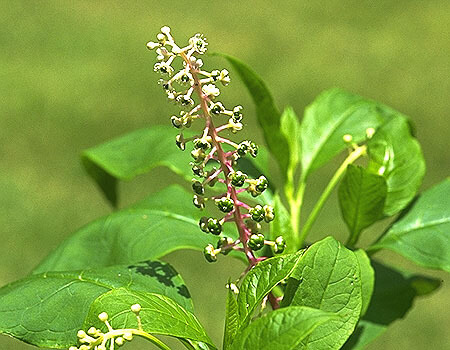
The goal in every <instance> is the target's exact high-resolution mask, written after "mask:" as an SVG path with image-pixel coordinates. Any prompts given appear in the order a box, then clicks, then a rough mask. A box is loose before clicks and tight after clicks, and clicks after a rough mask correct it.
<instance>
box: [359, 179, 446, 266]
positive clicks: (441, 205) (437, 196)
mask: <svg viewBox="0 0 450 350" xmlns="http://www.w3.org/2000/svg"><path fill="white" fill-rule="evenodd" d="M381 248H385V249H390V250H393V251H395V252H397V253H399V254H401V255H403V256H404V257H406V258H408V259H410V260H411V261H413V262H415V263H416V264H419V265H421V266H425V267H428V268H435V269H442V270H445V271H450V179H449V178H448V179H446V180H444V181H443V182H441V183H440V184H438V185H436V186H434V187H432V188H431V189H429V190H427V191H425V192H423V193H422V194H421V195H420V196H419V197H418V199H417V200H416V202H414V203H413V205H412V206H411V208H410V210H409V211H407V212H406V214H405V215H403V216H402V217H401V218H399V219H398V220H397V222H395V223H394V224H393V225H392V227H391V228H390V229H389V230H388V231H387V233H386V234H385V235H384V236H382V237H381V239H380V240H379V241H378V242H377V243H375V244H374V245H372V246H371V247H369V249H368V250H369V251H374V250H378V249H381Z"/></svg>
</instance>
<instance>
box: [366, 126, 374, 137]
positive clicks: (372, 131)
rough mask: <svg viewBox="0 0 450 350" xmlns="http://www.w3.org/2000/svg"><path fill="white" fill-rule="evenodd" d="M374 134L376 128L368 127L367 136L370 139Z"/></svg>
mask: <svg viewBox="0 0 450 350" xmlns="http://www.w3.org/2000/svg"><path fill="white" fill-rule="evenodd" d="M374 134H375V129H374V128H367V129H366V136H367V138H368V139H371V138H372V136H373V135H374Z"/></svg>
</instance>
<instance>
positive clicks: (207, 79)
mask: <svg viewBox="0 0 450 350" xmlns="http://www.w3.org/2000/svg"><path fill="white" fill-rule="evenodd" d="M156 38H157V41H156V42H152V41H151V42H149V43H147V48H148V49H150V50H156V54H157V60H158V62H157V63H156V64H155V65H154V67H153V69H154V71H155V72H158V73H160V74H161V75H162V76H163V78H162V79H160V80H159V83H160V85H161V86H162V88H163V90H164V91H165V92H166V94H167V98H168V99H169V100H170V101H173V102H175V103H177V104H179V105H180V106H181V108H182V110H181V112H180V114H179V115H174V116H172V117H171V122H172V125H173V126H174V127H175V128H177V129H179V130H180V133H179V134H178V135H177V136H176V139H175V142H176V144H177V146H178V147H179V148H180V149H181V150H182V151H184V150H185V149H186V145H187V144H188V143H192V150H191V156H192V158H193V161H192V162H191V163H190V165H191V166H192V172H193V174H194V176H195V178H194V179H193V180H192V190H193V191H194V193H195V195H194V199H193V204H194V205H195V206H196V207H198V208H199V209H203V208H204V207H205V203H206V202H208V201H209V202H211V201H212V202H214V204H215V205H216V206H217V208H218V209H219V210H220V211H221V212H223V213H224V216H223V217H222V218H213V217H202V219H201V220H200V222H199V226H200V229H201V230H202V231H204V232H205V233H211V234H213V235H217V236H220V239H219V242H218V244H217V246H216V247H214V246H213V245H211V244H210V245H208V246H206V247H205V249H204V255H205V258H206V259H207V261H210V262H214V261H216V260H217V254H219V253H222V254H227V253H228V252H230V251H231V250H239V251H243V252H244V253H245V255H246V256H247V258H248V261H249V263H250V266H254V265H255V264H256V263H257V262H258V261H260V260H261V259H263V258H256V257H255V255H254V251H255V250H259V249H261V248H262V247H263V246H264V245H269V246H272V247H273V250H274V252H275V253H282V252H283V250H284V247H285V243H284V240H283V238H282V237H281V236H280V237H278V238H277V239H276V240H275V241H267V240H265V239H264V235H263V234H262V233H260V232H259V231H260V229H261V225H260V224H259V222H261V221H265V222H270V221H272V220H273V219H274V211H273V208H272V207H271V206H269V205H264V206H261V205H256V206H254V207H252V206H250V205H248V204H246V203H245V202H243V201H241V200H240V199H239V194H241V193H243V192H248V193H249V194H250V195H251V196H253V197H257V196H259V195H260V194H261V193H263V192H264V191H265V190H266V189H267V187H268V182H267V179H266V178H265V177H264V176H263V175H261V176H260V177H259V178H257V179H252V178H250V177H249V176H248V175H247V174H245V173H243V172H242V171H239V170H237V169H235V168H236V161H237V160H238V159H239V158H241V157H244V156H246V155H250V156H252V157H256V156H257V155H258V147H257V146H256V144H254V143H253V142H251V141H249V140H245V141H242V142H240V143H235V142H234V141H232V140H230V139H228V138H226V137H224V136H222V135H223V133H224V132H225V131H227V130H228V131H231V132H232V133H236V132H238V131H240V130H241V129H242V127H243V126H242V119H243V114H242V109H243V108H242V106H240V105H237V106H233V107H232V108H229V109H228V108H227V107H225V105H224V104H223V103H222V102H220V101H217V98H218V96H219V95H220V89H219V87H218V86H219V85H221V86H227V85H228V84H229V83H230V76H229V72H228V71H227V70H226V69H221V70H218V69H215V70H212V71H206V70H204V69H202V66H203V61H202V59H201V58H199V56H201V55H203V54H204V53H205V52H206V50H207V46H208V43H207V41H206V38H205V37H204V36H203V35H202V34H195V35H194V36H193V37H191V38H190V39H189V42H188V45H186V46H184V47H180V46H178V45H177V44H176V43H175V40H174V38H173V36H172V33H171V30H170V28H169V27H166V26H165V27H162V28H161V32H160V33H159V34H158V35H157V36H156ZM177 59H181V62H182V65H179V67H180V69H177V68H175V64H177ZM178 64H179V63H178ZM213 117H214V118H215V119H214V120H213ZM224 118H225V120H227V121H226V122H225V123H223V122H221V120H223V119H224ZM216 119H217V120H218V123H220V124H221V125H219V126H218V127H216V126H215V123H216ZM196 120H201V121H202V125H203V132H201V133H200V134H199V135H196V136H194V137H184V134H183V130H184V129H186V128H190V127H191V125H192V124H193V122H194V121H196ZM216 184H221V185H222V186H224V187H225V189H224V192H223V193H222V194H220V195H214V196H209V197H208V196H206V191H205V187H206V186H209V187H212V186H215V185H216ZM227 222H234V224H235V225H236V226H237V229H238V232H239V238H238V239H237V240H233V239H231V238H229V237H225V236H223V234H222V228H223V225H224V224H225V223H227Z"/></svg>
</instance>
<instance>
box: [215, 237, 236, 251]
mask: <svg viewBox="0 0 450 350" xmlns="http://www.w3.org/2000/svg"><path fill="white" fill-rule="evenodd" d="M233 242H234V241H233V238H231V237H220V239H219V241H218V242H217V249H219V248H221V251H220V252H221V253H222V254H224V255H227V254H228V253H229V252H230V251H231V250H232V247H231V245H232V244H233ZM223 247H227V248H223Z"/></svg>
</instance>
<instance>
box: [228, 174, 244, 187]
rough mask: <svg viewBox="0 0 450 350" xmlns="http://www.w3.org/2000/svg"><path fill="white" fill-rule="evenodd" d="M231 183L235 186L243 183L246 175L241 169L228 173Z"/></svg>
mask: <svg viewBox="0 0 450 350" xmlns="http://www.w3.org/2000/svg"><path fill="white" fill-rule="evenodd" d="M230 179H231V184H232V185H233V186H236V187H241V186H243V185H244V183H245V180H246V179H247V175H246V174H244V173H243V172H242V171H239V170H238V171H236V172H234V173H231V174H230Z"/></svg>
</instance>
